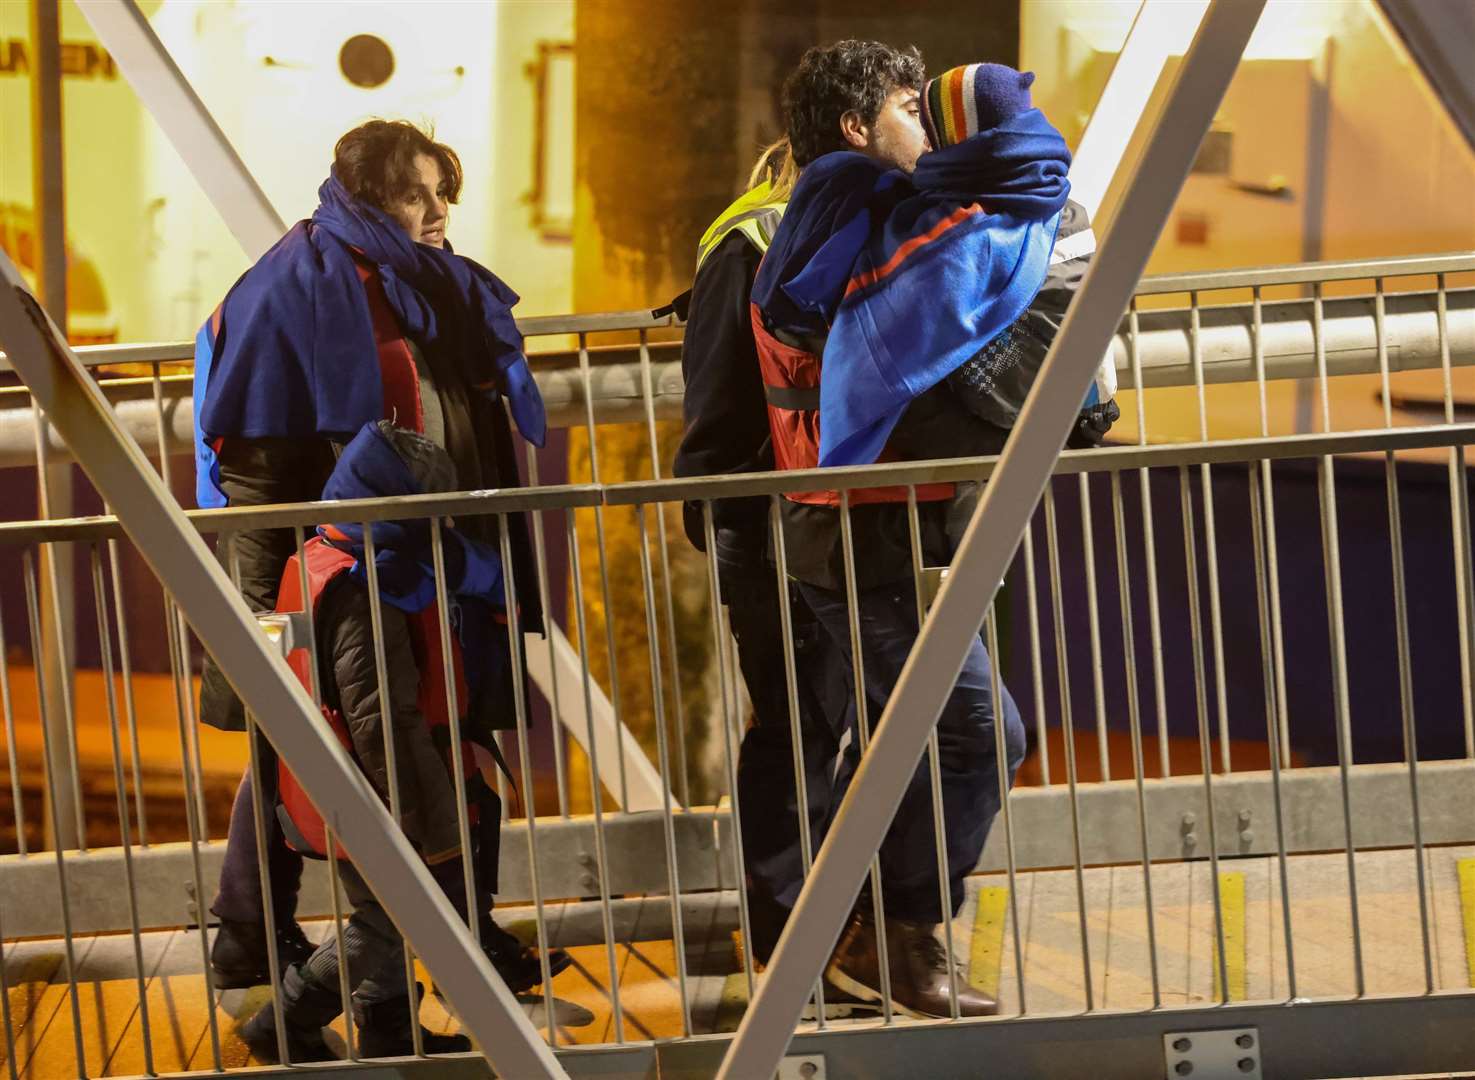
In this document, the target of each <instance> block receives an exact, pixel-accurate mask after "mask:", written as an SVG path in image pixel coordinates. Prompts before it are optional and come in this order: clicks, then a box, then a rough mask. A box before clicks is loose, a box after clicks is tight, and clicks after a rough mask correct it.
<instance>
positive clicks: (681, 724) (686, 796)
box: [640, 330, 691, 807]
mask: <svg viewBox="0 0 1475 1080" xmlns="http://www.w3.org/2000/svg"><path fill="white" fill-rule="evenodd" d="M640 379H641V387H642V391H643V394H644V397H645V423H646V430H647V431H648V432H649V435H650V470H651V476H652V477H653V478H654V479H656V480H659V479H660V478H661V453H660V440H659V439H657V438H656V400H655V387H654V386H653V385H652V382H651V367H650V331H648V330H641V331H640ZM655 518H656V539H657V541H658V542H659V543H660V549H661V600H662V601H663V603H664V606H665V609H666V610H665V614H666V648H667V649H668V650H669V654H670V657H671V705H672V715H673V717H674V718H675V721H676V740H675V741H676V764H677V782H678V783H679V784H680V787H678V788H677V789H676V790H677V791H679V792H680V793H681V805H682V806H684V807H690V806H691V779H690V777H689V776H688V775H687V766H686V712H685V709H684V707H683V706H682V703H681V656H680V652H679V650H678V649H677V647H676V600H675V596H674V589H673V587H672V584H671V583H672V581H673V580H674V579H673V578H672V577H671V553H670V547H669V544H668V543H667V539H666V515H665V514H664V513H663V512H662V511H661V508H660V507H657V508H656V515H655ZM650 640H651V648H652V649H654V648H655V642H656V638H655V637H654V636H652V637H651V639H650Z"/></svg>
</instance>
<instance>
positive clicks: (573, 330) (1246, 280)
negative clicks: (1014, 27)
mask: <svg viewBox="0 0 1475 1080" xmlns="http://www.w3.org/2000/svg"><path fill="white" fill-rule="evenodd" d="M1459 273H1475V252H1468V251H1461V252H1446V253H1442V254H1434V255H1413V256H1403V257H1397V258H1389V259H1350V260H1342V261H1336V262H1312V263H1291V264H1287V265H1283V266H1258V267H1242V268H1236V269H1229V270H1205V271H1195V272H1191V273H1174V274H1153V275H1150V276H1147V277H1144V278H1143V279H1142V280H1141V281H1140V282H1139V283H1138V285H1137V288H1136V290H1135V292H1136V295H1138V296H1160V295H1164V294H1170V293H1187V292H1212V291H1216V290H1223V289H1244V288H1252V287H1254V286H1257V285H1258V286H1263V287H1270V286H1277V285H1314V284H1318V283H1325V282H1332V281H1363V280H1369V281H1370V280H1373V279H1375V278H1394V277H1412V276H1425V275H1430V274H1459ZM517 325H518V329H519V330H521V331H522V333H523V335H524V336H525V337H551V336H556V335H563V334H597V333H611V332H615V331H629V330H657V329H671V328H678V327H680V326H681V325H682V323H681V322H680V321H679V320H678V319H677V318H676V316H675V315H674V314H667V315H662V316H656V315H655V314H654V312H653V311H651V310H637V311H613V312H597V313H590V314H586V315H538V316H533V317H530V318H525V319H519V320H518V321H517ZM75 351H76V353H77V356H78V358H79V359H80V360H81V361H82V363H83V364H85V365H86V366H88V367H98V366H101V365H106V364H150V363H177V362H182V361H188V360H193V359H194V355H195V345H194V342H193V341H167V342H151V343H145V344H138V345H84V346H80V347H78V348H77V349H76V350H75ZM565 356H566V353H565V352H563V351H555V352H553V353H550V354H539V355H536V356H534V357H533V358H532V359H533V362H534V364H535V365H536V364H537V363H538V362H539V360H540V359H545V358H551V357H560V358H562V357H565ZM597 356H598V353H597V351H596V350H592V349H591V350H590V359H591V361H593V360H595V359H596V358H597ZM9 370H11V366H10V361H9V359H8V358H7V357H6V356H5V354H4V353H3V352H0V371H9Z"/></svg>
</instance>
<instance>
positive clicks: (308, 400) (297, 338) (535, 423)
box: [194, 176, 547, 507]
mask: <svg viewBox="0 0 1475 1080" xmlns="http://www.w3.org/2000/svg"><path fill="white" fill-rule="evenodd" d="M318 197H319V199H320V205H319V206H318V208H317V210H316V211H315V212H314V214H313V216H312V218H311V219H310V220H308V221H301V222H298V223H297V224H296V225H294V226H293V227H292V228H291V230H289V231H288V233H287V235H286V236H284V237H282V239H281V240H279V241H278V242H277V243H276V245H275V246H273V247H272V248H271V250H270V251H268V252H267V253H266V254H265V255H263V256H262V257H261V258H260V259H259V260H258V261H257V262H256V265H254V266H253V267H252V268H251V269H250V270H248V271H246V273H245V274H244V275H243V276H242V277H241V279H240V280H239V281H237V282H236V284H235V285H234V286H233V287H232V288H231V291H230V292H229V293H228V294H227V295H226V298H225V300H224V301H222V303H221V305H220V307H219V308H218V309H217V310H216V312H215V314H214V315H213V316H212V317H211V319H210V320H209V321H208V322H207V323H206V324H205V325H204V326H203V327H201V328H200V332H199V334H198V335H197V336H196V338H195V381H194V409H195V453H196V478H195V488H196V501H197V502H198V503H199V505H200V506H202V507H216V506H224V505H225V502H226V500H225V495H224V493H223V492H221V490H220V487H219V475H218V471H217V462H216V460H215V446H216V441H217V440H218V439H220V438H222V437H236V438H262V437H269V436H277V437H294V436H302V437H306V436H338V437H342V436H344V435H346V434H348V433H350V432H355V431H358V430H359V428H360V427H362V426H363V425H364V424H365V423H367V422H368V421H371V420H377V419H379V418H380V417H382V416H383V415H384V401H383V397H384V394H383V386H382V382H381V379H380V374H379V361H378V351H377V349H376V347H375V344H374V331H373V325H372V322H371V318H370V313H369V305H368V299H367V296H366V294H365V292H364V288H363V285H362V283H361V282H360V281H359V277H358V272H357V270H356V268H355V266H354V260H353V255H352V253H351V251H350V248H352V249H356V250H357V251H359V252H360V253H361V254H362V255H363V256H365V257H366V258H368V259H369V260H370V261H371V262H373V263H374V264H375V266H376V267H377V269H378V273H379V277H380V280H381V281H382V282H383V285H384V291H385V294H386V295H387V297H388V298H389V303H390V306H391V307H392V308H393V309H394V313H395V316H396V317H397V318H398V320H399V323H400V326H401V327H402V328H403V330H404V332H405V333H406V334H407V335H408V336H409V337H411V338H413V339H414V340H415V341H416V342H418V343H419V344H420V345H421V346H422V347H425V348H439V349H442V350H444V351H445V353H446V354H447V355H450V356H455V357H458V358H459V359H460V361H461V363H462V364H463V365H464V370H465V372H466V376H467V378H468V380H469V381H470V382H472V383H473V384H476V383H482V382H486V381H489V380H492V379H495V380H496V385H497V387H498V388H499V389H500V391H501V392H502V393H504V394H505V395H506V396H507V400H508V403H509V405H510V406H511V410H512V417H513V419H514V420H515V421H516V423H517V427H518V430H519V431H521V432H522V434H523V437H524V438H526V439H527V440H528V441H530V442H532V443H534V444H535V445H538V446H542V445H543V441H544V438H545V436H546V426H547V425H546V418H545V414H544V409H543V400H542V397H541V396H540V395H539V393H538V388H537V384H536V383H535V382H534V381H533V377H532V372H531V371H530V370H529V369H528V364H527V358H526V357H525V356H524V355H523V352H522V335H521V334H520V333H519V332H518V329H517V324H516V322H515V321H514V320H513V317H512V307H513V305H514V304H516V303H517V300H518V297H517V294H516V293H515V292H513V291H512V290H511V289H509V288H508V287H507V286H506V284H504V283H503V282H502V281H501V280H500V279H499V278H498V277H497V276H496V275H495V274H493V273H492V272H491V271H490V270H487V269H486V268H485V267H483V266H481V265H479V264H478V263H476V262H473V261H472V260H471V259H467V258H465V257H463V256H460V255H457V254H455V253H454V252H453V251H452V250H451V248H450V245H449V244H447V245H446V247H445V248H444V249H440V248H432V247H428V246H426V245H424V244H417V243H415V242H414V241H412V240H411V239H410V238H409V236H408V234H406V233H405V231H404V230H403V229H402V228H400V227H399V225H397V224H396V223H395V222H394V221H393V220H392V219H391V218H390V217H389V216H388V215H386V214H384V213H383V212H382V211H380V210H378V209H376V208H375V207H372V206H369V205H368V204H367V203H364V202H361V201H359V200H356V199H354V198H352V197H350V196H349V194H348V192H347V191H346V190H345V189H344V187H343V185H342V184H341V183H339V181H338V179H337V178H336V177H332V176H330V177H329V178H328V179H327V180H326V181H324V183H323V185H322V187H321V188H319V190H318Z"/></svg>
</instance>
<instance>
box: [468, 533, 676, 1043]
mask: <svg viewBox="0 0 1475 1080" xmlns="http://www.w3.org/2000/svg"><path fill="white" fill-rule="evenodd" d="M535 512H536V511H535ZM497 535H498V542H499V548H500V551H501V554H502V597H503V604H504V606H505V608H506V611H507V642H508V645H509V646H510V648H511V652H512V673H513V674H512V701H513V705H514V706H515V707H516V709H517V755H518V759H519V761H520V764H521V766H522V767H521V768H520V769H519V770H518V775H519V776H521V778H522V792H523V805H524V807H525V808H526V812H527V831H528V875H529V877H530V878H531V881H532V887H533V913H534V918H535V920H536V926H537V934H538V967H539V969H540V971H541V973H542V976H543V984H542V985H543V1012H544V1014H545V1016H546V1019H547V1021H548V1042H549V1045H551V1046H557V1045H558V1022H557V1018H558V1011H557V1008H556V1005H555V1003H554V998H553V973H552V972H551V971H550V970H549V967H548V919H547V916H546V915H545V914H544V911H543V874H542V871H541V870H540V869H539V866H538V833H537V828H538V808H537V804H536V802H535V799H534V794H535V793H534V790H533V769H532V765H531V762H532V757H531V755H530V752H529V750H528V702H527V696H526V694H527V690H526V686H527V684H526V682H525V680H524V679H523V677H522V672H523V670H524V663H525V661H524V659H523V654H522V648H523V640H522V606H521V604H520V603H519V601H518V597H517V576H516V563H515V562H514V560H513V558H512V538H511V534H510V532H509V521H508V518H507V516H506V515H499V516H498V518H497ZM549 617H550V616H549V615H548V614H547V611H546V609H545V611H544V618H549ZM554 722H555V723H556V722H557V721H556V720H555V721H554ZM676 940H677V941H678V943H679V942H680V940H681V939H680V937H678V938H677V939H676ZM677 957H678V962H681V963H684V959H682V958H681V950H680V945H679V944H678V945H677ZM684 987H685V984H684V983H683V990H682V995H681V997H682V1001H683V1002H684V1001H685V1000H686V992H685V988H684ZM689 1030H690V1026H689V1025H688V1031H689Z"/></svg>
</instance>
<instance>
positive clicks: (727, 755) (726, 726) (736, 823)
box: [702, 499, 753, 1001]
mask: <svg viewBox="0 0 1475 1080" xmlns="http://www.w3.org/2000/svg"><path fill="white" fill-rule="evenodd" d="M702 533H703V536H704V538H705V539H706V542H707V598H708V603H709V604H710V605H711V608H712V648H713V650H714V651H715V653H716V656H717V685H718V687H719V694H718V696H719V697H720V698H721V699H722V756H723V763H724V764H725V765H726V767H727V791H728V798H729V799H730V800H731V802H732V846H733V855H734V857H735V859H736V860H737V880H738V924H739V926H740V928H741V930H742V933H743V976H744V978H745V979H746V980H747V984H748V1000H750V1001H751V1000H752V998H753V923H752V919H751V918H750V917H749V914H748V891H747V889H745V888H743V881H744V878H745V869H744V868H745V867H746V865H747V864H746V863H745V862H744V859H743V829H742V816H741V815H742V807H741V806H740V805H739V799H738V784H737V750H736V748H735V747H734V746H733V742H732V710H731V703H730V701H729V699H728V693H727V686H728V679H729V678H731V677H732V674H731V672H729V671H728V651H727V645H726V642H725V640H724V639H723V633H724V631H723V628H722V579H721V577H720V576H719V575H718V573H717V529H716V527H715V526H714V525H713V524H712V500H711V499H707V500H705V501H704V502H703V503H702Z"/></svg>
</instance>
